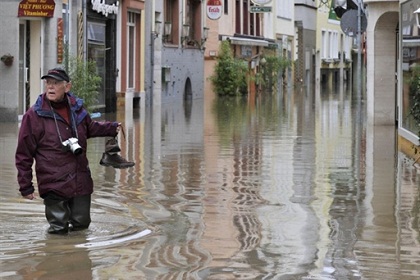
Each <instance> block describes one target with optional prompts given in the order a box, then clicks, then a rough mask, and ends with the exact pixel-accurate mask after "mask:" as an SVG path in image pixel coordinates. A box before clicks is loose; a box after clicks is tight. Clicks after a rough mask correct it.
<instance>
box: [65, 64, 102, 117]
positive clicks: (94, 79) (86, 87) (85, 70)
mask: <svg viewBox="0 0 420 280" xmlns="http://www.w3.org/2000/svg"><path fill="white" fill-rule="evenodd" d="M64 65H65V68H66V71H67V73H68V74H69V76H70V79H71V83H72V87H71V92H72V93H74V94H75V95H76V96H77V97H79V98H81V99H83V103H84V106H85V108H86V109H87V110H88V111H89V112H90V113H91V112H92V110H93V106H94V105H95V104H96V103H97V102H98V95H99V92H98V89H99V86H100V84H101V80H102V79H101V77H100V76H99V75H98V74H97V72H96V69H97V68H96V63H95V61H93V60H90V61H85V60H82V59H80V58H77V57H69V58H68V60H67V61H66V62H65V64H64Z"/></svg>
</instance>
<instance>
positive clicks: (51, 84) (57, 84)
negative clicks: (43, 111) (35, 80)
mask: <svg viewBox="0 0 420 280" xmlns="http://www.w3.org/2000/svg"><path fill="white" fill-rule="evenodd" d="M45 88H46V92H47V98H48V100H49V101H52V102H60V101H62V100H63V99H64V96H65V95H66V92H68V91H69V90H70V88H71V83H70V82H66V81H59V80H56V79H53V78H47V79H45Z"/></svg>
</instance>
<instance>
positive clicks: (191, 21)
mask: <svg viewBox="0 0 420 280" xmlns="http://www.w3.org/2000/svg"><path fill="white" fill-rule="evenodd" d="M185 24H187V25H189V27H190V34H189V38H190V39H191V40H193V41H197V42H199V41H200V40H201V29H202V28H201V1H197V0H188V1H187V2H186V7H185Z"/></svg>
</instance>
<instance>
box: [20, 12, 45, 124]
mask: <svg viewBox="0 0 420 280" xmlns="http://www.w3.org/2000/svg"><path fill="white" fill-rule="evenodd" d="M41 25H42V22H41V21H40V20H23V21H21V22H20V24H19V98H18V102H19V106H18V108H19V109H18V110H19V112H18V113H19V119H21V118H22V116H23V114H24V113H25V112H26V111H27V110H28V109H29V108H30V107H31V106H32V104H34V103H35V101H36V99H37V97H38V95H39V94H40V93H41V92H42V88H41V80H40V77H41V70H40V69H41V44H40V42H41Z"/></svg>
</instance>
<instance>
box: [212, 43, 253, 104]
mask: <svg viewBox="0 0 420 280" xmlns="http://www.w3.org/2000/svg"><path fill="white" fill-rule="evenodd" d="M247 72H248V64H247V62H246V61H243V60H240V59H236V58H234V57H233V52H232V49H231V46H230V43H229V41H223V42H222V43H221V45H220V49H219V56H218V58H217V62H216V66H215V74H214V75H213V76H212V77H210V79H211V81H212V83H213V86H214V89H215V91H216V93H217V94H218V95H220V96H227V95H230V96H235V95H242V94H246V93H247V80H246V78H247Z"/></svg>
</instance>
